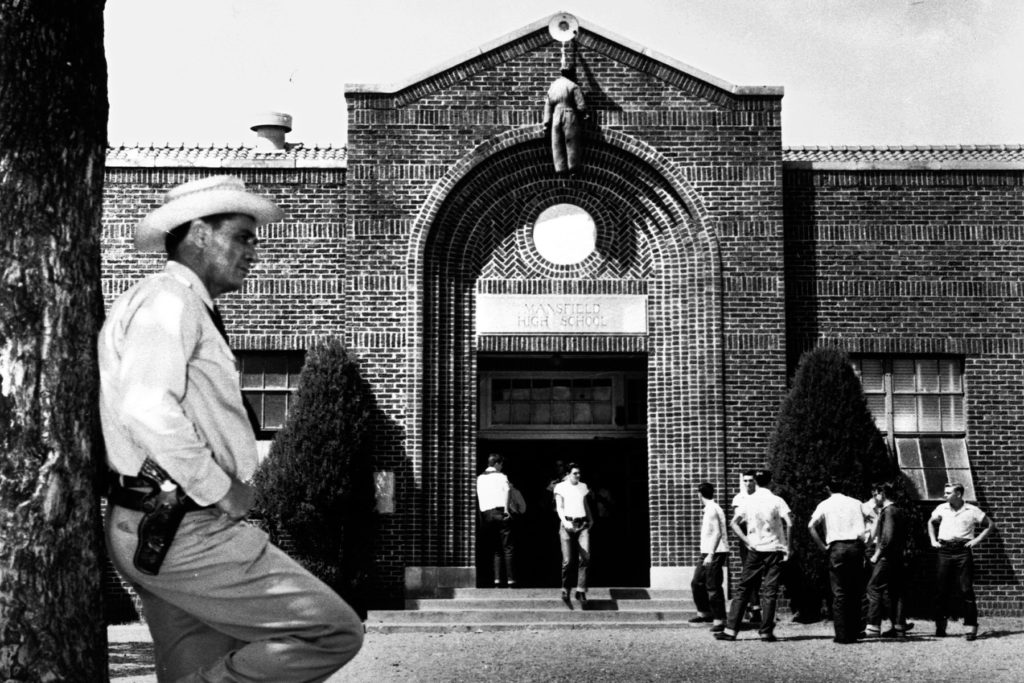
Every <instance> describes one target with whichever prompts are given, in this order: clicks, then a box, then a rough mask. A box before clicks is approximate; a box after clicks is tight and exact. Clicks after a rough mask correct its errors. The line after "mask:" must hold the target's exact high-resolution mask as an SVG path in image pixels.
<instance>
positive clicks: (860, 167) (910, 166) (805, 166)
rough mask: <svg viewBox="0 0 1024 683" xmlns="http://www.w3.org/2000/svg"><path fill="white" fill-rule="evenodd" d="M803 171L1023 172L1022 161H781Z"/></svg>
mask: <svg viewBox="0 0 1024 683" xmlns="http://www.w3.org/2000/svg"><path fill="white" fill-rule="evenodd" d="M782 166H783V167H784V168H787V169H792V170H805V171H1024V161H783V162H782Z"/></svg>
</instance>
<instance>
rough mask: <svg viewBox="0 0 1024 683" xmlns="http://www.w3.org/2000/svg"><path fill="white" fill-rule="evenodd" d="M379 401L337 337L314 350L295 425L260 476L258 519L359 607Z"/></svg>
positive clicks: (368, 549)
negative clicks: (374, 400)
mask: <svg viewBox="0 0 1024 683" xmlns="http://www.w3.org/2000/svg"><path fill="white" fill-rule="evenodd" d="M371 441H372V440H371V397H370V393H369V389H368V387H367V385H366V382H365V380H363V378H362V377H361V375H360V373H359V367H358V364H357V363H356V361H355V360H353V359H352V358H351V357H350V356H349V355H348V353H347V351H346V350H345V348H344V346H343V345H342V343H341V342H340V341H338V340H337V339H328V340H326V341H324V342H320V343H318V344H316V345H314V346H313V348H311V349H310V350H309V352H308V354H307V356H306V362H305V365H304V366H303V368H302V373H301V375H300V378H299V387H298V390H297V393H296V396H295V401H294V404H293V405H292V408H291V411H290V413H289V416H288V419H287V422H286V424H285V426H284V429H282V430H281V431H280V432H279V433H278V435H277V437H276V439H275V440H274V443H273V445H272V446H271V449H270V454H269V456H268V457H267V458H266V460H265V461H264V462H263V464H262V465H261V467H260V469H259V470H258V471H257V473H256V476H255V480H254V481H255V486H256V504H255V507H254V516H256V517H258V518H260V519H261V521H262V524H263V526H264V528H266V530H267V531H268V532H269V534H270V536H271V539H272V540H273V541H274V542H275V543H276V544H278V545H283V546H284V547H285V548H286V549H288V550H289V552H290V553H291V554H292V555H293V556H294V557H295V559H297V560H298V561H299V562H300V563H302V564H303V566H305V567H306V568H307V569H309V570H310V571H311V572H312V573H313V574H314V575H316V576H317V577H318V578H320V579H321V580H322V581H324V582H325V583H326V584H328V585H329V586H331V587H332V588H334V589H335V590H336V591H337V592H338V593H339V594H341V595H342V596H343V597H345V598H346V599H347V600H348V601H349V602H350V604H353V603H354V602H355V603H358V602H359V600H358V597H359V592H360V588H361V587H363V586H364V584H365V582H366V580H367V572H368V568H369V566H370V564H371V557H372V551H373V549H372V545H373V529H374V527H375V522H376V513H375V511H374V507H375V498H374V483H373V466H374V462H373V450H372V443H371Z"/></svg>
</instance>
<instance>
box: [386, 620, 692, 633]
mask: <svg viewBox="0 0 1024 683" xmlns="http://www.w3.org/2000/svg"><path fill="white" fill-rule="evenodd" d="M687 626H688V624H685V623H683V624H680V623H679V622H676V621H632V622H624V621H544V622H529V621H523V622H462V623H447V622H435V623H430V622H412V623H379V624H371V623H370V622H367V623H366V632H367V633H483V632H485V631H572V630H581V629H605V630H617V629H631V630H635V629H654V628H675V629H679V628H687Z"/></svg>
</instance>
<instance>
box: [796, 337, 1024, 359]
mask: <svg viewBox="0 0 1024 683" xmlns="http://www.w3.org/2000/svg"><path fill="white" fill-rule="evenodd" d="M790 343H791V344H795V347H796V348H797V349H799V350H803V351H806V350H810V349H812V348H814V347H816V346H832V347H836V348H839V349H842V350H844V351H847V352H849V353H907V354H915V355H921V354H926V353H936V354H943V353H948V354H955V355H1020V354H1024V338H1021V337H1009V338H992V337H988V338H985V337H959V338H947V337H923V336H913V335H908V336H905V337H876V336H873V337H860V336H849V337H837V336H823V335H822V336H813V335H801V336H800V337H796V338H793V337H791V338H790Z"/></svg>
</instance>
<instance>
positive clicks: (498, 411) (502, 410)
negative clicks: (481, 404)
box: [491, 403, 511, 425]
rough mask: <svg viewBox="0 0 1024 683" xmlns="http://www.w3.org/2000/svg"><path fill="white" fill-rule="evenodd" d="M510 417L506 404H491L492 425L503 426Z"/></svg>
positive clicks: (509, 410)
mask: <svg viewBox="0 0 1024 683" xmlns="http://www.w3.org/2000/svg"><path fill="white" fill-rule="evenodd" d="M510 415H511V409H510V408H509V404H508V403H492V404H491V422H492V423H494V424H499V425H505V424H508V422H509V416H510Z"/></svg>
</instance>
